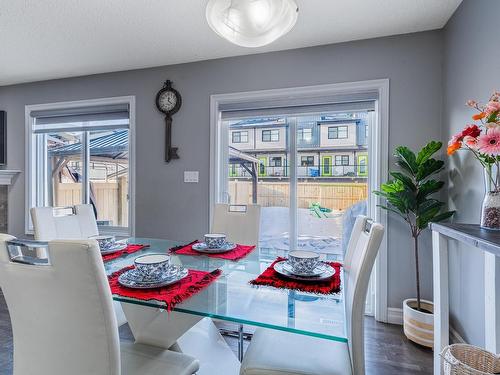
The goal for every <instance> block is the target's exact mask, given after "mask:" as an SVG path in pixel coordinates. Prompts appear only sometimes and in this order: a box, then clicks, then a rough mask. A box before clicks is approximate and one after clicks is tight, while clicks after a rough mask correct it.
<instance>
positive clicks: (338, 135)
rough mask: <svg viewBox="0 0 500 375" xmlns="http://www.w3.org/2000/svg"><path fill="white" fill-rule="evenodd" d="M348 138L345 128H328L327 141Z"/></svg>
mask: <svg viewBox="0 0 500 375" xmlns="http://www.w3.org/2000/svg"><path fill="white" fill-rule="evenodd" d="M348 136H349V132H348V130H347V126H329V127H328V139H346V138H348Z"/></svg>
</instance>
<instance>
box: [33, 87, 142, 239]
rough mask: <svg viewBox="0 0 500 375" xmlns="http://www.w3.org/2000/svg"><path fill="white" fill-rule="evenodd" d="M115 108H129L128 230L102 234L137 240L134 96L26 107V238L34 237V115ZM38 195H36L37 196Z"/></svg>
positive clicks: (107, 229)
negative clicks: (50, 111)
mask: <svg viewBox="0 0 500 375" xmlns="http://www.w3.org/2000/svg"><path fill="white" fill-rule="evenodd" d="M113 104H128V105H129V176H130V178H129V186H128V189H129V191H128V194H129V218H128V219H129V220H128V223H129V225H128V228H120V227H109V228H106V229H105V230H104V231H101V232H102V233H101V234H110V235H116V236H134V235H135V185H136V183H135V176H136V175H135V156H136V154H135V151H136V149H135V96H118V97H112V98H99V99H88V100H77V101H70V102H56V103H45V104H30V105H26V106H25V107H24V119H25V145H26V152H25V156H26V158H25V160H26V161H25V170H26V171H27V177H26V184H25V202H24V204H25V208H26V209H25V218H24V231H25V233H26V234H33V230H32V229H31V228H30V216H29V215H30V213H29V207H31V206H32V202H33V196H32V195H31V194H30V187H31V185H32V183H33V181H34V177H35V176H34V174H35V173H36V170H33V168H32V167H31V166H32V165H33V163H34V158H35V155H33V152H32V151H33V147H32V143H33V141H32V139H33V138H32V135H33V125H34V118H33V117H31V112H32V111H41V110H52V109H67V108H79V107H90V106H100V105H113ZM35 193H36V192H35Z"/></svg>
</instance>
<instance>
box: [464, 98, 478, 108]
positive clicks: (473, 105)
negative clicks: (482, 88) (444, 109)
mask: <svg viewBox="0 0 500 375" xmlns="http://www.w3.org/2000/svg"><path fill="white" fill-rule="evenodd" d="M466 104H467V105H468V106H469V107H476V106H477V102H476V101H475V100H467V103H466Z"/></svg>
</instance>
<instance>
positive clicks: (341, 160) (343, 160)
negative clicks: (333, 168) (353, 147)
mask: <svg viewBox="0 0 500 375" xmlns="http://www.w3.org/2000/svg"><path fill="white" fill-rule="evenodd" d="M335 165H349V155H335Z"/></svg>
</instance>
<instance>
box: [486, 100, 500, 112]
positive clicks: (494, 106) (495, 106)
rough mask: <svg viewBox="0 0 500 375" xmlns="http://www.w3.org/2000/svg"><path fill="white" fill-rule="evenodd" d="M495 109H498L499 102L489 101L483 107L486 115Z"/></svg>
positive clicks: (499, 106) (499, 107)
mask: <svg viewBox="0 0 500 375" xmlns="http://www.w3.org/2000/svg"><path fill="white" fill-rule="evenodd" d="M497 111H500V102H494V101H490V102H488V104H486V107H484V112H486V114H487V115H490V114H492V113H493V112H497Z"/></svg>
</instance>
